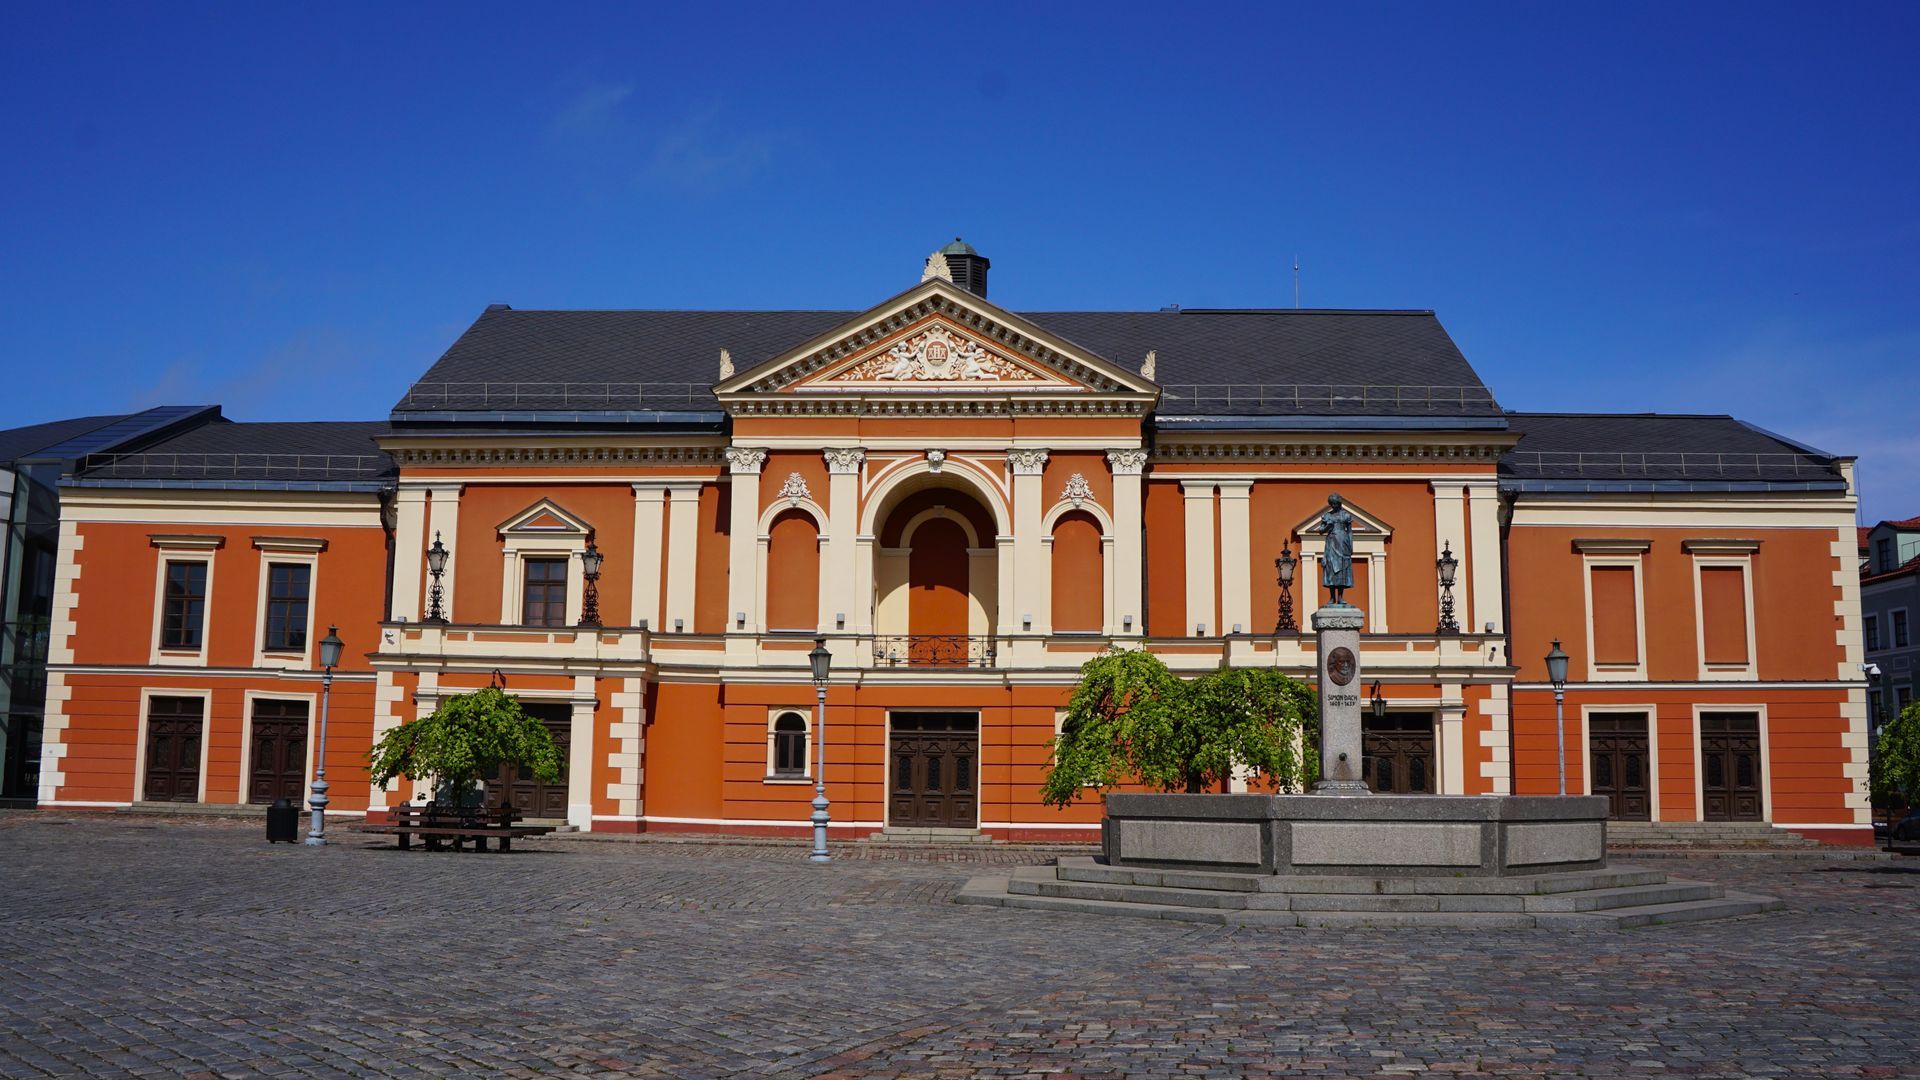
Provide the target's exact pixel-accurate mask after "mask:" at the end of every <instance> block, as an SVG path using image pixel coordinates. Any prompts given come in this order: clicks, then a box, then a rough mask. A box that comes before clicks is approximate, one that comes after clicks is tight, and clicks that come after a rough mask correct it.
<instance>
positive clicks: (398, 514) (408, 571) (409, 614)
mask: <svg viewBox="0 0 1920 1080" xmlns="http://www.w3.org/2000/svg"><path fill="white" fill-rule="evenodd" d="M393 509H394V526H393V597H392V601H391V610H392V612H393V618H394V619H395V620H396V621H405V622H419V621H420V616H421V614H422V613H423V612H424V611H425V604H426V594H425V591H424V589H423V588H422V587H421V585H422V582H423V581H424V580H425V579H426V573H427V544H428V542H429V541H428V539H427V491H426V489H425V488H414V487H407V486H405V485H402V486H401V488H400V489H399V490H398V491H396V492H395V493H394V496H393Z"/></svg>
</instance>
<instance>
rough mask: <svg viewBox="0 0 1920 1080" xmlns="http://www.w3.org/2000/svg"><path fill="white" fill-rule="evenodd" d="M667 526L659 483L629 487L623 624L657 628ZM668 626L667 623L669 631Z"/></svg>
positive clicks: (664, 490)
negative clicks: (628, 575)
mask: <svg viewBox="0 0 1920 1080" xmlns="http://www.w3.org/2000/svg"><path fill="white" fill-rule="evenodd" d="M666 527H667V488H666V484H665V483H664V482H662V481H646V482H642V483H636V484H634V485H633V612H632V614H631V615H629V616H628V617H627V621H628V622H630V623H632V624H633V625H635V626H638V625H640V622H641V620H643V619H644V620H646V622H647V625H648V626H651V627H652V628H653V629H655V630H659V629H660V628H661V625H660V560H661V559H662V558H664V557H665V555H666V552H665V551H664V550H663V547H664V545H663V544H662V538H663V537H664V535H665V532H666ZM671 625H672V624H668V626H669V628H670V627H671Z"/></svg>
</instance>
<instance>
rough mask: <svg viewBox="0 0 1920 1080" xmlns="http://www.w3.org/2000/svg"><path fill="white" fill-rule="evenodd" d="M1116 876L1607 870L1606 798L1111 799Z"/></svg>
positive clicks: (1108, 834) (1108, 840)
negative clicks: (1133, 870)
mask: <svg viewBox="0 0 1920 1080" xmlns="http://www.w3.org/2000/svg"><path fill="white" fill-rule="evenodd" d="M1103 830H1104V840H1105V846H1106V856H1107V862H1108V864H1109V865H1112V866H1116V867H1146V868H1165V869H1183V870H1226V871H1233V872H1240V873H1264V874H1310V875H1365V876H1368V877H1380V878H1387V877H1414V876H1441V875H1445V876H1457V877H1503V876H1508V875H1516V874H1546V873H1561V872H1566V871H1574V870H1596V869H1601V868H1603V867H1605V866H1606V864H1607V800H1606V799H1605V798H1602V797H1599V796H1565V797H1560V796H1499V795H1370V796H1364V797H1333V796H1326V795H1136V794H1114V795H1109V796H1108V797H1107V816H1106V820H1105V822H1104V825H1103Z"/></svg>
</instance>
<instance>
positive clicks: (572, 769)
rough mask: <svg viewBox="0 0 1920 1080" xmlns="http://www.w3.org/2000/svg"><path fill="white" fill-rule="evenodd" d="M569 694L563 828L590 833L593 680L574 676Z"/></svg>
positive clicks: (591, 827) (587, 677) (591, 811)
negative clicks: (570, 720)
mask: <svg viewBox="0 0 1920 1080" xmlns="http://www.w3.org/2000/svg"><path fill="white" fill-rule="evenodd" d="M573 694H574V702H573V724H572V729H571V731H570V733H569V735H568V743H567V824H569V825H572V826H574V827H576V828H578V829H579V830H580V831H581V832H592V831H593V727H594V720H593V713H594V708H595V706H596V704H597V703H596V702H595V701H594V700H593V698H594V693H593V676H591V675H575V676H574V677H573ZM583 698H584V699H585V700H582V699H583ZM576 800H577V801H576Z"/></svg>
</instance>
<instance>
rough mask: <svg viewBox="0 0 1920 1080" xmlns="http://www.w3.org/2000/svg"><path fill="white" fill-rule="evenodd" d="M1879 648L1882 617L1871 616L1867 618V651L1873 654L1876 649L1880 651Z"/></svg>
mask: <svg viewBox="0 0 1920 1080" xmlns="http://www.w3.org/2000/svg"><path fill="white" fill-rule="evenodd" d="M1879 647H1880V616H1878V615H1869V616H1867V651H1868V652H1872V651H1874V650H1875V649H1878V648H1879Z"/></svg>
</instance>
